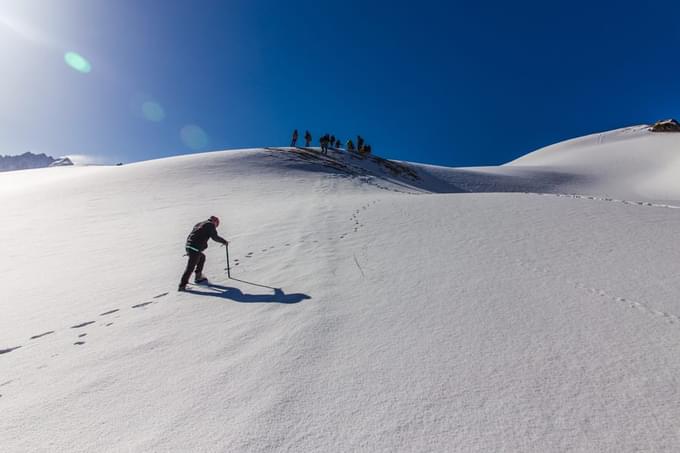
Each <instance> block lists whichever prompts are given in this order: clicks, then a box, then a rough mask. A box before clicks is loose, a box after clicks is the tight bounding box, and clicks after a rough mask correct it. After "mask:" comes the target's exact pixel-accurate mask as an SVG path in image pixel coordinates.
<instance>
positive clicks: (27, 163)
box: [0, 152, 73, 171]
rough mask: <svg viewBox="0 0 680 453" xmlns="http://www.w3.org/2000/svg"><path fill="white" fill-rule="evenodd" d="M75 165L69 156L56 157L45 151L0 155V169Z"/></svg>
mask: <svg viewBox="0 0 680 453" xmlns="http://www.w3.org/2000/svg"><path fill="white" fill-rule="evenodd" d="M63 165H73V162H71V159H69V158H68V157H61V158H58V159H55V158H54V157H52V156H48V155H46V154H44V153H41V154H33V153H31V152H26V153H24V154H21V155H18V156H0V171H15V170H28V169H32V168H44V167H51V166H63Z"/></svg>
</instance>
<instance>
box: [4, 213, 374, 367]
mask: <svg viewBox="0 0 680 453" xmlns="http://www.w3.org/2000/svg"><path fill="white" fill-rule="evenodd" d="M375 203H377V200H373V201H371V202H368V203H367V204H364V205H363V206H361V207H360V208H359V209H355V210H354V211H353V212H352V215H351V216H350V217H349V220H350V221H351V222H352V226H351V231H346V232H343V233H341V234H340V235H339V236H337V238H336V237H330V238H328V240H329V241H330V240H334V239H339V240H342V239H344V238H346V237H347V236H348V235H349V234H351V233H356V232H358V231H359V230H360V229H361V228H362V227H363V226H364V224H363V223H361V221H360V219H359V214H360V213H361V211H365V210H366V209H368V207H369V206H370V205H372V204H375ZM311 241H312V242H316V243H318V242H319V241H318V240H311ZM304 242H306V241H305V239H301V240H300V243H304ZM307 242H309V240H307ZM291 245H292V244H291V243H290V242H286V243H285V244H282V245H280V246H279V248H280V249H283V248H284V247H290V246H291ZM275 248H276V246H275V245H271V246H269V247H265V248H263V249H262V253H266V252H268V251H270V250H273V249H275ZM253 256H255V253H254V252H247V253H246V255H245V257H246V258H251V257H253ZM240 260H241V259H240V258H234V260H233V261H234V263H235V264H234V266H238V264H239V263H240ZM354 260H355V262H356V256H355V257H354ZM357 266H358V267H359V270H361V274H362V275H364V272H363V270H362V269H361V266H360V265H359V263H358V262H357ZM168 294H170V292H168V291H166V292H163V293H160V294H157V295H155V296H153V297H152V299H154V300H151V301H147V302H142V303H138V304H135V305H132V306H131V307H130V308H131V309H138V308H144V307H147V306H149V305H152V304H155V303H157V302H158V301H157V300H155V299H161V298H163V297H165V296H167V295H168ZM120 312H121V309H120V308H115V309H111V310H107V311H105V312H103V313H100V314H99V316H108V315H112V314H114V313H120ZM95 323H96V321H85V322H81V323H78V324H75V325H72V326H70V329H81V328H83V327H87V326H91V325H92V324H95ZM112 325H113V323H112V322H109V323H106V324H102V325H100V326H103V327H110V326H112ZM56 332H57V330H50V331H47V332H43V333H40V334H37V335H33V336H31V337H30V340H38V339H40V338H42V337H46V336H48V335H52V334H54V333H56ZM85 336H87V333H82V334H80V335H78V338H84V337H85ZM85 344H86V343H85V341H82V340H78V341H75V342H74V343H73V345H74V346H83V345H85ZM22 347H23V345H19V346H14V347H10V348H4V349H0V355H2V354H7V353H10V352H12V351H15V350H17V349H20V348H22Z"/></svg>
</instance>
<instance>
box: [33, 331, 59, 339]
mask: <svg viewBox="0 0 680 453" xmlns="http://www.w3.org/2000/svg"><path fill="white" fill-rule="evenodd" d="M53 333H54V330H50V331H49V332H44V333H41V334H39V335H33V336H32V337H31V340H37V339H38V338H42V337H44V336H46V335H50V334H53Z"/></svg>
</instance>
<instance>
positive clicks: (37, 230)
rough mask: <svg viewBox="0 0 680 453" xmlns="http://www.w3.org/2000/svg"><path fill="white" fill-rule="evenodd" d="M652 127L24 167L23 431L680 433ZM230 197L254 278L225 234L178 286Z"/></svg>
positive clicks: (668, 260) (430, 436)
mask: <svg viewBox="0 0 680 453" xmlns="http://www.w3.org/2000/svg"><path fill="white" fill-rule="evenodd" d="M650 134H651V133H648V132H645V131H643V130H642V129H635V128H633V129H628V130H621V131H615V132H612V133H607V134H602V135H599V136H597V135H596V136H591V137H586V138H583V139H579V140H576V141H571V142H566V143H563V144H559V145H555V146H554V147H549V148H546V149H543V150H539V151H537V152H536V153H533V154H530V155H528V156H526V157H524V158H522V159H519V160H518V161H516V162H513V163H512V164H511V165H507V166H502V167H498V168H477V169H445V168H441V167H432V166H425V165H418V164H408V163H401V164H399V163H396V164H395V163H388V162H384V161H380V160H374V161H363V160H361V159H358V158H352V157H349V156H347V155H346V154H344V153H340V152H337V151H331V152H330V154H329V156H327V157H326V156H320V155H319V154H318V152H317V151H316V150H299V149H298V150H295V149H290V148H270V149H255V150H244V151H238V152H231V151H230V152H216V153H207V154H198V155H191V156H182V157H175V158H168V159H162V160H156V161H149V162H142V163H138V164H132V165H126V166H121V167H78V166H76V167H63V168H50V169H44V170H31V171H19V172H12V173H5V174H2V175H0V203H1V204H2V206H3V222H1V223H0V248H1V249H2V250H3V253H2V254H0V275H2V276H3V297H2V302H1V303H0V308H1V310H2V316H0V433H2V435H1V439H2V441H1V444H2V448H1V449H2V451H3V452H5V451H7V452H24V451H69V452H80V451H82V452H90V451H111V452H114V451H115V452H117V451H140V452H141V451H144V452H146V451H177V452H186V451H262V452H264V451H296V452H298V451H324V452H326V451H367V452H375V451H385V452H392V451H437V452H439V451H461V452H474V451H479V452H489V451H513V452H514V451H526V452H546V451H598V452H599V451H611V452H627V451H677V450H678V449H680V434H679V433H680V430H679V428H680V426H679V425H678V423H679V422H678V420H680V393H679V391H678V390H679V384H680V381H679V379H680V378H679V377H678V376H680V299H678V297H677V296H678V294H679V292H680V281H679V280H678V263H680V247H674V246H673V244H675V243H676V242H677V235H678V231H680V210H678V209H676V206H677V205H680V183H678V182H677V181H678V179H677V178H673V177H672V175H671V173H670V172H671V171H672V169H673V165H675V164H674V162H675V156H674V154H673V150H674V149H676V150H677V152H678V153H680V149H679V148H678V145H679V144H680V142H678V139H677V138H671V136H670V135H669V136H665V135H663V134H661V135H656V134H655V135H653V136H652V135H650ZM434 192H438V193H434ZM524 192H532V193H524ZM664 200H665V201H664ZM210 215H217V216H219V217H220V218H221V220H222V224H221V225H220V228H219V232H220V234H222V235H223V236H224V237H225V238H227V239H229V240H230V241H231V244H230V248H229V253H230V257H231V266H232V267H231V274H232V277H233V278H232V279H228V278H227V276H226V274H225V270H224V268H225V264H226V263H225V260H226V257H225V253H224V249H223V248H221V247H219V246H218V244H216V243H212V244H211V245H210V247H209V249H208V250H207V252H206V253H207V265H206V269H205V274H206V275H207V276H208V277H209V278H210V280H211V284H210V285H201V286H196V285H192V286H190V288H189V291H188V292H186V293H178V292H176V291H175V290H176V287H177V284H178V280H179V277H180V274H181V272H182V270H183V267H184V265H185V260H186V258H184V257H183V256H182V255H183V253H184V250H183V244H184V240H185V238H186V235H187V234H188V232H189V230H190V229H191V227H192V226H193V225H194V224H195V223H196V222H198V221H201V220H204V219H206V218H208V217H209V216H210Z"/></svg>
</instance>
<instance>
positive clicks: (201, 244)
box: [186, 220, 227, 252]
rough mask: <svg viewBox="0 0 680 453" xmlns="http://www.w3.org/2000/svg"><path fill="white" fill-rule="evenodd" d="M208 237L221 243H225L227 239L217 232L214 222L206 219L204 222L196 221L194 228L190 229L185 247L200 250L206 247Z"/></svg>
mask: <svg viewBox="0 0 680 453" xmlns="http://www.w3.org/2000/svg"><path fill="white" fill-rule="evenodd" d="M208 239H212V240H213V241H217V242H220V243H222V244H226V243H227V241H225V240H224V239H222V238H221V237H220V236H219V235H218V234H217V228H215V224H214V223H212V222H211V221H210V220H206V221H204V222H200V223H197V224H196V225H195V226H194V229H193V230H191V233H189V237H187V245H186V247H187V248H191V249H198V251H200V252H202V251H203V250H205V249H207V248H208Z"/></svg>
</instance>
